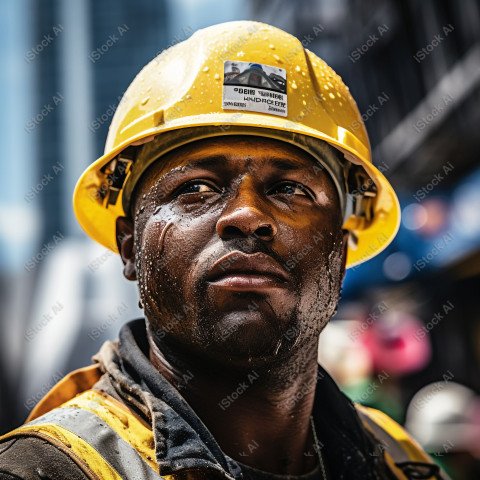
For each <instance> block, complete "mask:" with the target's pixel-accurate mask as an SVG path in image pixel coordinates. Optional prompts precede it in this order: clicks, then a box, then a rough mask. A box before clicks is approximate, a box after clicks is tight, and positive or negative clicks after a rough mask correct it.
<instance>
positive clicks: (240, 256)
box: [207, 250, 290, 290]
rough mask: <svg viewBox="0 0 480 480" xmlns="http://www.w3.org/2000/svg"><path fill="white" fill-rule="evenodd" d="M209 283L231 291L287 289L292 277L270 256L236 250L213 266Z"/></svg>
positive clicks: (208, 276)
mask: <svg viewBox="0 0 480 480" xmlns="http://www.w3.org/2000/svg"><path fill="white" fill-rule="evenodd" d="M207 281H208V282H209V283H210V284H211V285H215V286H217V287H223V288H226V289H230V290H252V289H255V290H256V289H268V288H286V286H287V284H288V283H289V281H290V277H289V275H288V274H287V272H286V271H285V270H283V268H281V267H280V266H279V265H278V264H277V262H275V260H273V258H271V257H270V256H268V255H265V254H264V253H260V252H257V253H254V254H245V253H243V252H240V251H238V250H236V251H233V252H230V253H229V254H227V255H225V256H223V257H222V258H220V259H219V260H217V261H216V262H215V263H214V264H213V266H212V268H211V269H210V271H209V272H208V275H207Z"/></svg>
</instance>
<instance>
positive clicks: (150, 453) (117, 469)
mask: <svg viewBox="0 0 480 480" xmlns="http://www.w3.org/2000/svg"><path fill="white" fill-rule="evenodd" d="M39 432H40V433H41V434H42V435H47V436H49V437H50V438H51V439H52V440H55V441H52V443H54V444H55V445H56V446H57V447H58V446H59V445H58V444H59V443H60V444H61V445H67V448H66V449H65V448H63V449H62V450H63V451H65V452H66V453H67V454H70V453H71V452H73V450H72V445H74V446H76V447H78V448H79V451H78V456H79V458H81V459H83V457H82V453H83V454H85V455H86V458H84V459H83V460H84V461H85V463H86V464H87V465H89V464H90V463H91V461H92V459H93V467H96V470H92V471H95V472H98V471H99V468H98V465H102V462H103V464H104V465H106V467H104V468H103V469H105V468H107V470H108V472H107V473H108V475H110V476H106V475H107V473H105V472H104V471H103V470H102V469H100V473H101V476H100V477H99V478H101V479H103V478H106V479H114V478H123V479H136V478H145V479H149V480H150V479H151V480H158V479H165V480H174V479H175V478H177V477H175V476H174V475H168V476H160V475H159V474H158V473H157V472H158V464H157V462H156V459H155V442H154V437H153V432H152V430H151V427H150V425H149V424H148V423H147V422H145V421H144V420H142V419H141V418H140V417H138V416H137V415H136V414H134V413H133V412H131V411H130V410H129V409H128V407H126V406H125V405H123V404H122V403H120V402H119V401H117V400H116V399H114V398H113V397H111V396H109V395H107V394H106V393H104V392H100V391H97V390H87V391H84V392H83V393H81V394H79V395H77V396H76V397H74V398H72V399H70V400H68V401H67V402H65V403H63V404H62V405H61V406H60V407H58V408H55V409H53V410H51V411H50V412H48V413H46V414H44V415H42V416H40V417H38V418H36V419H35V420H33V421H31V422H29V423H27V424H25V425H23V426H21V427H19V428H18V429H16V430H14V431H13V432H11V435H14V434H18V435H19V434H22V435H28V434H29V433H30V434H34V435H37V436H38V435H39ZM65 432H67V433H68V435H69V438H67V437H66V435H65ZM72 435H73V436H74V437H72ZM75 439H77V440H76V441H75ZM64 440H67V441H64ZM72 440H74V441H73V442H72ZM85 446H89V447H90V448H88V449H87V448H85ZM99 459H101V461H100V460H99ZM102 475H103V476H102ZM115 475H117V477H115Z"/></svg>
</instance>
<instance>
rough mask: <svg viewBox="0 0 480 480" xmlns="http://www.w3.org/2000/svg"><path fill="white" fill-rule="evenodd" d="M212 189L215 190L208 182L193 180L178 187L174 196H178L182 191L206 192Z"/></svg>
mask: <svg viewBox="0 0 480 480" xmlns="http://www.w3.org/2000/svg"><path fill="white" fill-rule="evenodd" d="M197 187H199V188H197ZM214 191H215V190H214V189H213V187H212V186H210V185H209V184H208V183H205V182H200V181H198V180H196V181H193V182H187V183H186V184H184V185H183V186H182V187H180V188H179V189H178V190H177V191H176V192H175V196H178V195H181V194H184V193H208V192H214Z"/></svg>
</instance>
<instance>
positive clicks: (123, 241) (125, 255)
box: [115, 217, 137, 280]
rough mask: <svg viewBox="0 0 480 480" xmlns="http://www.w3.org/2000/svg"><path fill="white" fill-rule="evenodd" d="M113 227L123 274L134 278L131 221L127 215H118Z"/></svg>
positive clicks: (128, 277)
mask: <svg viewBox="0 0 480 480" xmlns="http://www.w3.org/2000/svg"><path fill="white" fill-rule="evenodd" d="M115 227H116V228H115V237H116V241H117V248H118V251H119V253H120V257H121V258H122V262H123V265H124V266H123V275H124V276H125V278H126V279H127V280H136V279H137V271H136V269H135V244H134V241H133V240H134V237H133V222H132V220H131V219H130V218H128V217H118V218H117V221H116V224H115Z"/></svg>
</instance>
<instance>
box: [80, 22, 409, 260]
mask: <svg viewBox="0 0 480 480" xmlns="http://www.w3.org/2000/svg"><path fill="white" fill-rule="evenodd" d="M239 133H240V134H250V135H260V136H268V137H272V138H278V139H282V140H285V141H289V142H290V143H295V144H298V145H299V146H302V148H305V149H307V150H309V151H310V152H311V153H313V154H314V150H315V149H314V148H311V149H309V148H307V146H308V145H312V143H313V142H314V139H317V140H315V141H316V142H317V143H323V142H318V140H322V141H324V142H327V143H328V144H330V145H331V146H332V147H335V148H336V149H337V150H339V151H341V152H342V153H343V155H344V158H345V162H346V163H347V164H348V165H349V166H351V167H352V168H351V169H350V170H349V174H348V177H349V179H348V182H349V184H350V188H349V191H348V198H349V199H350V202H349V205H348V206H347V207H346V208H347V214H346V216H345V221H344V228H345V229H347V230H349V231H350V240H349V245H348V254H347V268H348V267H352V266H354V265H357V264H360V263H362V262H364V261H366V260H368V259H370V258H371V257H373V256H375V255H376V254H378V253H379V252H381V251H382V250H383V249H384V248H385V247H386V246H387V245H388V244H389V243H390V242H391V241H392V240H393V238H394V236H395V234H396V233H397V230H398V227H399V222H400V207H399V203H398V199H397V196H396V194H395V192H394V190H393V188H392V187H391V185H390V184H389V182H388V181H387V180H386V178H385V177H384V175H383V174H382V173H381V172H380V171H379V170H378V169H377V168H376V167H375V166H374V165H373V164H372V160H371V150H370V144H369V140H368V136H367V132H366V129H365V125H364V123H363V120H362V117H361V115H360V112H359V111H358V108H357V105H356V103H355V100H354V99H353V98H352V96H351V95H350V92H349V91H348V87H347V86H346V85H345V84H344V83H343V82H342V79H341V78H340V77H339V76H338V75H337V74H336V73H335V72H334V71H333V70H332V69H331V68H330V67H329V66H328V65H327V64H326V63H325V62H324V61H323V60H322V59H320V58H319V57H317V56H316V55H315V54H314V53H312V52H311V51H309V50H308V49H306V48H304V47H303V45H302V43H301V42H300V41H299V40H298V39H297V38H295V37H294V36H292V35H290V34H288V33H286V32H284V31H283V30H280V29H278V28H276V27H272V26H270V25H267V24H265V23H261V22H254V21H235V22H226V23H222V24H218V25H213V26H211V27H208V28H204V29H201V30H198V31H197V32H195V33H194V34H193V35H192V36H191V37H190V38H189V39H187V40H185V41H183V42H181V43H177V44H176V45H174V46H172V47H170V48H168V49H167V50H164V51H163V52H162V53H161V54H160V55H158V56H157V57H155V58H154V59H153V60H152V61H151V62H149V63H148V64H147V65H146V66H145V67H144V68H143V69H142V70H141V71H140V73H139V74H138V75H137V76H136V77H135V79H134V80H133V82H132V83H131V84H130V86H129V87H128V89H127V90H126V92H125V94H124V96H123V98H122V100H121V102H120V104H119V105H118V107H117V110H116V112H115V115H114V117H113V119H112V123H111V125H110V128H109V132H108V137H107V141H106V146H105V153H104V155H103V156H102V157H100V158H99V159H98V160H96V161H95V162H94V163H92V164H91V165H90V166H89V167H88V168H87V169H86V170H85V171H84V172H83V174H82V175H81V177H80V179H79V180H78V182H77V185H76V187H75V191H74V194H73V208H74V211H75V215H76V217H77V219H78V221H79V223H80V225H81V226H82V228H83V229H84V230H85V232H86V233H87V234H88V235H89V236H90V237H92V238H93V239H95V240H96V241H98V242H99V243H101V244H102V245H104V246H105V247H107V248H109V249H110V250H112V251H114V252H118V249H117V245H116V240H115V222H116V219H117V217H119V216H125V215H127V213H126V212H128V211H129V202H130V197H131V193H132V191H133V187H134V186H135V183H136V182H137V180H138V178H139V177H140V175H141V174H142V173H143V172H144V171H145V169H146V167H147V166H148V165H147V164H146V162H136V159H137V153H138V149H139V148H144V147H145V146H146V145H147V142H152V141H154V142H156V144H157V145H158V144H160V145H161V149H160V155H163V154H164V153H167V152H168V151H170V150H172V149H174V148H177V147H179V146H181V145H184V144H186V143H189V142H191V141H195V140H198V139H201V138H206V137H212V136H216V135H231V134H239ZM305 139H310V140H309V141H306V140H305ZM138 145H143V147H139V146H138ZM160 155H159V154H158V152H157V157H156V158H158V157H159V156H160ZM352 185H353V187H352Z"/></svg>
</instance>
